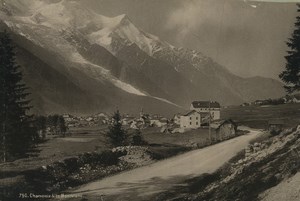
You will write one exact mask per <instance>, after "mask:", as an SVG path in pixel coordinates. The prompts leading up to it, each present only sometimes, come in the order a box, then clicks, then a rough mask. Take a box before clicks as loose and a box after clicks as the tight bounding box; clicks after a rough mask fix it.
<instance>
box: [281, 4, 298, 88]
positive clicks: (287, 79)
mask: <svg viewBox="0 0 300 201" xmlns="http://www.w3.org/2000/svg"><path fill="white" fill-rule="evenodd" d="M297 6H298V12H300V4H297ZM295 27H296V28H295V30H294V32H293V34H292V38H290V39H289V40H288V42H287V46H288V47H289V48H290V50H288V51H287V53H288V55H287V56H285V59H286V61H287V63H286V66H285V70H284V71H283V72H282V73H281V74H280V75H279V77H280V78H281V79H282V81H283V82H284V83H285V86H284V88H285V89H286V91H287V92H288V93H293V92H295V91H299V90H300V16H298V17H297V18H296V23H295Z"/></svg>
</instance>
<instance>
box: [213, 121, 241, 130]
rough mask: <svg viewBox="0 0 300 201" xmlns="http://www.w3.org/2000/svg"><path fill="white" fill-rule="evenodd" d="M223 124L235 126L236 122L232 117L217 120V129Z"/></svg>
mask: <svg viewBox="0 0 300 201" xmlns="http://www.w3.org/2000/svg"><path fill="white" fill-rule="evenodd" d="M224 124H232V125H234V127H236V128H237V124H236V123H235V122H234V121H233V120H232V119H226V120H223V121H221V122H219V126H218V127H217V129H220V127H221V126H222V125H224Z"/></svg>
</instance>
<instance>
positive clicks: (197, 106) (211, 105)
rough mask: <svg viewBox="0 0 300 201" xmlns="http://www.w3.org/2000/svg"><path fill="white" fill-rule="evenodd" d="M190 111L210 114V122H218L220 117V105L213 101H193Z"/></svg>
mask: <svg viewBox="0 0 300 201" xmlns="http://www.w3.org/2000/svg"><path fill="white" fill-rule="evenodd" d="M190 110H195V111H197V112H199V113H201V114H202V113H210V115H211V119H212V120H218V119H220V116H221V112H220V110H221V106H220V103H218V102H215V101H193V102H192V104H191V107H190Z"/></svg>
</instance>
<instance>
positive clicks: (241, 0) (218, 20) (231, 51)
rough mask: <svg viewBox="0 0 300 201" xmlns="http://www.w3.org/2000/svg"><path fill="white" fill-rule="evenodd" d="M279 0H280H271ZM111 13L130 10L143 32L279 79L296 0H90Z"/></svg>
mask: <svg viewBox="0 0 300 201" xmlns="http://www.w3.org/2000/svg"><path fill="white" fill-rule="evenodd" d="M270 1H276V0H270ZM83 2H84V3H86V4H87V6H90V7H91V8H92V9H94V10H95V11H97V12H98V13H100V14H102V15H106V16H111V17H113V16H116V15H120V14H127V15H128V16H129V18H130V19H131V21H132V22H133V23H134V24H135V25H137V26H138V27H139V28H141V29H142V30H144V31H146V32H149V33H152V34H154V35H157V36H159V37H160V38H161V39H162V40H166V41H168V42H170V43H171V44H174V45H175V46H181V47H186V48H190V49H196V50H199V51H201V52H203V53H204V54H206V55H207V56H210V57H212V58H213V59H214V60H215V61H217V62H218V63H220V64H222V65H224V66H225V67H227V68H228V69H229V70H231V71H232V72H233V73H235V74H237V75H240V76H243V77H249V76H264V77H272V78H276V79H278V74H279V73H280V72H281V71H282V70H283V68H284V65H285V60H284V56H285V55H286V50H287V47H286V44H285V41H286V40H287V39H288V38H289V37H290V35H291V33H292V31H293V29H294V22H295V17H296V16H297V7H296V4H295V3H272V2H260V1H249V0H84V1H83Z"/></svg>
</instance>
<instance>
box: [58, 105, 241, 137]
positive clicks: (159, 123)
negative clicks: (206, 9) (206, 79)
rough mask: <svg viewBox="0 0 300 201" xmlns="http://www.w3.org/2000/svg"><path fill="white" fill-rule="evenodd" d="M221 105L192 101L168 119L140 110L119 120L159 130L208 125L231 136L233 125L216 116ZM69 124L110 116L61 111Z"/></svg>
mask: <svg viewBox="0 0 300 201" xmlns="http://www.w3.org/2000/svg"><path fill="white" fill-rule="evenodd" d="M220 113H221V106H220V104H219V103H218V102H212V101H194V102H192V103H191V106H190V110H189V111H187V112H186V113H184V114H176V115H174V117H173V118H172V119H167V118H165V117H163V116H161V115H150V114H144V113H143V112H142V111H141V112H140V115H139V117H134V116H131V115H128V114H126V115H123V116H122V119H121V123H122V125H123V126H128V127H129V128H132V129H143V128H148V127H160V128H161V132H162V133H165V132H169V133H184V132H186V131H188V130H191V129H197V128H200V127H206V128H207V127H208V126H209V125H210V127H211V128H213V129H214V130H215V131H216V133H217V134H219V135H220V136H225V137H226V136H227V137H230V136H233V135H235V134H236V131H237V125H236V124H235V123H234V122H233V121H232V120H223V121H221V120H220ZM63 116H64V118H65V120H66V122H67V125H68V126H69V127H80V126H93V125H99V124H110V122H111V118H110V117H109V115H107V114H105V113H99V114H96V115H92V116H89V117H73V116H71V115H67V114H66V115H63Z"/></svg>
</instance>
